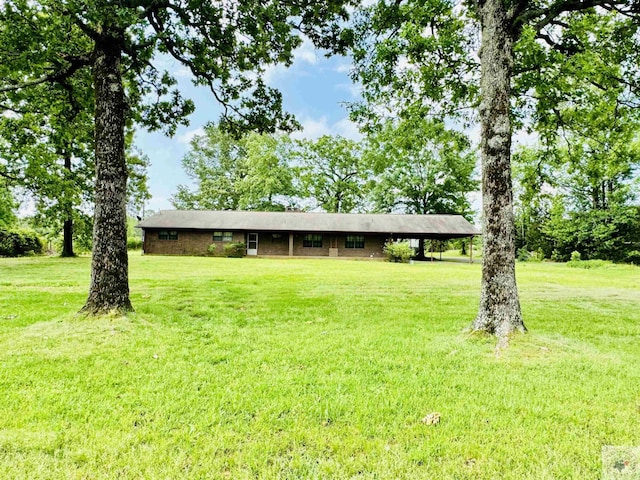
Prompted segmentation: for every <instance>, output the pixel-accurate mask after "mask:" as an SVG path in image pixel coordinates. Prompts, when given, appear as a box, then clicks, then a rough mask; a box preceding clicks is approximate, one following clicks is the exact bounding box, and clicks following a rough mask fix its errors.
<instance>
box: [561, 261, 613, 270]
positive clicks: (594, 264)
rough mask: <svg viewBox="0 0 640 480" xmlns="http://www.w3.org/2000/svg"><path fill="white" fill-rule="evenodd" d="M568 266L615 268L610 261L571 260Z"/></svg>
mask: <svg viewBox="0 0 640 480" xmlns="http://www.w3.org/2000/svg"><path fill="white" fill-rule="evenodd" d="M567 266H568V267H571V268H584V269H590V268H609V267H612V266H613V263H612V262H609V261H608V260H569V261H568V262H567Z"/></svg>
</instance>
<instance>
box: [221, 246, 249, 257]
mask: <svg viewBox="0 0 640 480" xmlns="http://www.w3.org/2000/svg"><path fill="white" fill-rule="evenodd" d="M246 252H247V247H246V245H245V244H244V242H237V243H228V244H226V245H225V246H224V254H225V255H226V256H227V257H233V258H242V257H244V256H245V254H246Z"/></svg>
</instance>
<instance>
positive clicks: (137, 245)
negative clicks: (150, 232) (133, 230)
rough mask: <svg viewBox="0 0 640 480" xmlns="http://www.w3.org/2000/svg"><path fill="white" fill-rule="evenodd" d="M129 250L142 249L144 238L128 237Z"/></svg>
mask: <svg viewBox="0 0 640 480" xmlns="http://www.w3.org/2000/svg"><path fill="white" fill-rule="evenodd" d="M127 250H142V239H141V238H137V237H129V238H127Z"/></svg>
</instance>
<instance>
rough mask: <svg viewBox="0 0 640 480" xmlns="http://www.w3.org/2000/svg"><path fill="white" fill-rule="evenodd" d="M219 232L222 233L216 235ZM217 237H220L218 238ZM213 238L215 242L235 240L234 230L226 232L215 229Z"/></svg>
mask: <svg viewBox="0 0 640 480" xmlns="http://www.w3.org/2000/svg"><path fill="white" fill-rule="evenodd" d="M217 233H219V234H220V235H216V234H217ZM216 237H218V238H219V239H216ZM211 239H212V241H214V242H233V232H224V231H222V230H220V231H214V232H213V234H212V235H211Z"/></svg>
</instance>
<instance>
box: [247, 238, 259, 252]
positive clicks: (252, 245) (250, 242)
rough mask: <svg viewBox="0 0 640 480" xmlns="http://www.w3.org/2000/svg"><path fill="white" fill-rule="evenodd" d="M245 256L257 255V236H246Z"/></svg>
mask: <svg viewBox="0 0 640 480" xmlns="http://www.w3.org/2000/svg"><path fill="white" fill-rule="evenodd" d="M247 255H258V234H257V233H249V234H247Z"/></svg>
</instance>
